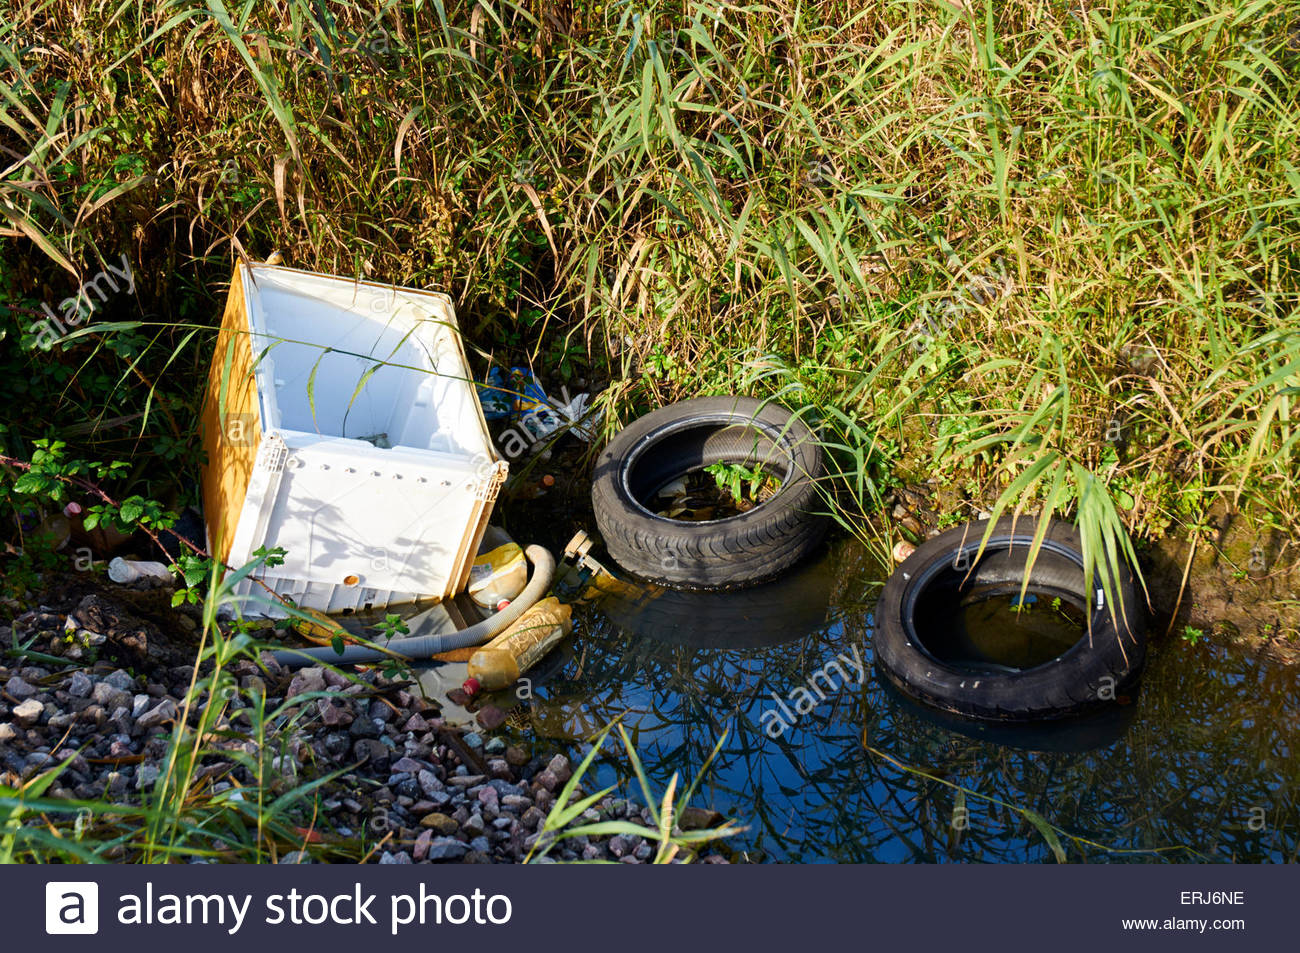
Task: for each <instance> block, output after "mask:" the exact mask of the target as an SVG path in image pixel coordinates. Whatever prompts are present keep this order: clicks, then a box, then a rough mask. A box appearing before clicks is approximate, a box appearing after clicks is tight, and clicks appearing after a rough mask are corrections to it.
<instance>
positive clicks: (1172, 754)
mask: <svg viewBox="0 0 1300 953" xmlns="http://www.w3.org/2000/svg"><path fill="white" fill-rule="evenodd" d="M883 579H884V572H883V571H882V569H881V567H880V566H878V565H876V564H874V563H873V562H872V561H871V560H870V559H869V558H868V557H867V556H866V554H865V553H864V551H863V550H862V549H861V548H860V547H858V546H857V545H856V544H854V543H841V544H839V545H837V546H835V547H834V548H833V549H832V550H831V551H829V552H828V553H826V554H825V555H824V556H823V557H822V558H820V559H818V560H816V561H814V562H813V563H812V564H810V565H809V566H807V567H805V568H804V569H803V570H802V571H801V572H799V573H797V574H796V575H794V576H792V577H791V578H789V579H786V580H783V581H781V582H779V583H777V584H774V585H772V586H766V587H760V588H758V589H751V590H747V591H745V592H740V593H729V594H687V593H674V592H670V591H666V592H662V593H660V594H659V595H658V596H657V598H652V599H646V600H634V601H632V602H631V603H629V602H627V601H618V600H615V601H614V602H609V601H606V602H605V603H603V604H600V603H598V604H593V605H586V606H579V607H578V608H577V609H576V610H575V620H576V622H577V624H576V627H575V636H574V638H573V639H571V640H569V642H568V644H567V645H566V648H565V649H564V650H563V652H562V654H558V655H556V656H553V657H552V658H551V659H548V660H546V661H545V662H543V663H542V665H541V666H540V667H539V669H538V670H537V672H536V673H535V674H536V676H537V677H536V680H535V683H534V685H533V697H532V698H531V699H530V700H528V701H526V702H524V703H522V704H521V705H520V706H519V708H518V709H517V710H516V711H515V712H514V716H513V717H512V719H511V722H512V724H513V727H512V728H510V729H508V730H509V731H510V732H513V737H514V739H516V740H519V741H523V742H532V743H535V744H539V745H540V746H541V747H543V748H550V749H554V748H555V747H557V746H559V747H563V746H566V745H567V746H569V747H570V748H571V750H573V751H574V752H575V753H576V754H581V753H582V750H583V749H582V742H583V740H584V739H586V738H589V737H590V736H591V735H592V734H593V733H594V732H596V731H598V730H599V729H600V728H601V727H603V726H604V725H605V724H607V723H608V722H609V721H611V720H612V719H614V718H616V717H620V716H621V718H622V723H623V724H624V725H625V726H626V727H627V728H628V730H629V732H630V734H631V736H632V738H633V740H634V742H635V745H636V748H637V751H638V753H639V755H640V757H641V758H642V760H643V762H644V764H645V767H646V770H647V773H648V774H649V776H650V779H651V783H652V785H653V786H654V787H655V790H656V791H657V792H661V791H662V790H663V788H664V786H665V785H666V783H667V781H668V779H669V778H670V777H671V776H672V775H673V774H674V773H675V772H678V773H680V775H681V778H682V781H683V782H689V781H690V780H692V779H694V778H695V777H696V775H697V774H699V772H700V769H701V766H702V765H703V764H704V762H705V760H706V759H707V758H708V756H709V754H710V752H711V751H712V750H713V748H714V745H715V744H716V743H717V741H718V739H719V738H720V737H723V736H724V734H725V741H724V742H723V744H722V747H721V750H720V751H719V753H718V756H717V758H716V759H715V760H714V761H713V763H712V765H710V767H709V769H708V771H707V772H706V773H705V775H704V778H703V780H702V781H701V783H700V786H699V789H698V791H697V793H696V795H695V796H694V798H693V799H692V803H693V804H696V805H699V806H704V807H712V808H714V809H716V810H718V811H720V812H721V813H722V814H724V815H725V816H727V817H730V818H735V819H737V820H739V821H740V822H741V823H742V824H744V825H745V826H746V830H745V831H744V832H743V833H742V834H740V835H738V836H736V837H734V838H731V839H730V840H729V841H728V842H727V843H728V844H729V847H730V849H731V850H732V851H734V852H735V856H736V859H737V860H749V861H751V862H755V861H803V862H814V861H837V862H868V861H882V862H944V861H987V862H996V861H1010V862H1036V861H1045V860H1046V861H1050V860H1052V859H1053V858H1054V856H1055V850H1057V849H1059V851H1061V852H1062V853H1063V854H1064V856H1065V857H1066V858H1068V859H1069V860H1072V861H1081V860H1086V861H1091V862H1106V861H1113V862H1175V861H1183V862H1187V861H1224V862H1226V861H1238V862H1254V861H1295V860H1297V859H1298V852H1300V839H1298V836H1297V830H1298V822H1300V809H1298V808H1297V792H1300V758H1297V757H1296V743H1297V740H1298V733H1300V728H1298V727H1297V720H1296V713H1297V708H1298V702H1300V672H1298V671H1297V670H1296V669H1294V668H1291V667H1287V666H1283V665H1279V664H1275V663H1271V662H1268V661H1263V660H1257V659H1253V658H1250V657H1249V656H1246V655H1244V654H1241V653H1239V652H1236V651H1233V650H1229V649H1225V648H1222V647H1218V646H1214V645H1210V644H1205V643H1202V644H1199V645H1189V644H1187V643H1185V642H1182V641H1181V640H1178V639H1176V638H1173V639H1160V638H1155V639H1153V643H1152V645H1151V647H1150V650H1149V658H1148V664H1147V669H1146V673H1145V675H1144V678H1143V680H1142V684H1141V687H1140V690H1138V691H1136V692H1133V693H1132V694H1131V696H1126V697H1122V698H1121V699H1120V701H1121V702H1122V704H1117V705H1115V706H1114V707H1113V708H1112V709H1110V710H1108V711H1106V712H1103V713H1101V714H1100V715H1099V716H1097V717H1094V718H1091V719H1089V720H1087V721H1083V722H1079V721H1073V722H1069V723H1066V724H1061V725H1054V726H1051V727H1050V728H1048V729H1046V730H1043V731H1038V732H1036V733H1026V732H1023V731H1021V732H1015V731H1010V730H1008V729H1006V728H1001V729H998V730H990V729H981V728H980V727H979V726H977V725H975V724H973V723H967V722H962V721H959V720H953V721H949V722H944V721H943V720H940V719H937V718H936V717H935V716H933V715H932V714H930V713H929V712H928V711H923V710H920V709H918V708H916V707H915V706H913V705H912V704H911V703H909V702H907V701H905V700H903V699H901V698H900V697H899V696H898V695H897V694H896V693H895V692H894V691H893V690H892V689H890V688H889V687H888V686H887V685H886V684H885V682H884V678H883V676H881V675H880V674H879V673H878V672H877V671H876V669H875V667H874V665H873V664H872V654H871V630H872V610H873V606H874V603H875V599H876V597H877V595H878V594H879V591H880V587H881V585H882V583H883ZM837 659H838V660H839V662H840V664H839V665H838V666H835V667H831V668H827V663H830V662H832V661H835V660H837ZM857 660H860V664H859V662H858V661H857ZM818 670H821V672H822V675H821V676H820V677H819V678H817V679H816V680H815V682H814V683H813V685H814V688H816V689H818V691H815V692H814V691H807V692H804V691H802V689H807V687H808V686H809V684H810V678H812V677H813V673H814V672H817V671H818ZM823 696H824V697H823ZM618 749H619V746H618V744H617V742H616V741H615V740H613V739H611V741H609V742H607V750H608V751H609V756H608V757H603V758H602V759H601V760H600V761H599V762H598V764H599V769H598V780H599V781H600V782H601V783H602V784H610V783H617V784H620V785H622V786H623V789H624V791H625V793H627V794H628V795H632V796H638V797H639V790H638V787H637V784H636V780H635V778H631V777H629V776H628V772H629V770H630V768H629V766H628V764H627V760H626V758H625V757H623V755H622V752H621V750H618ZM1044 828H1046V829H1047V830H1046V832H1045V831H1044ZM1053 839H1054V840H1055V841H1057V846H1056V847H1055V848H1054V846H1053V844H1052V843H1051V840H1053Z"/></svg>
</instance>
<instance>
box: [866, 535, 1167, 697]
mask: <svg viewBox="0 0 1300 953" xmlns="http://www.w3.org/2000/svg"><path fill="white" fill-rule="evenodd" d="M987 526H988V524H987V523H971V524H967V525H965V526H961V527H957V528H955V529H951V530H948V531H947V532H944V533H941V534H939V535H938V536H936V537H934V538H933V539H930V540H927V541H926V542H925V543H923V544H922V545H921V546H919V547H917V549H916V551H915V552H914V553H912V555H911V556H909V557H908V558H907V559H906V560H904V561H903V563H902V564H901V565H900V566H899V567H898V568H897V569H896V570H895V571H894V573H893V575H891V576H890V578H889V580H888V582H887V583H886V584H885V588H884V591H883V592H882V593H881V596H880V600H879V602H878V603H877V606H876V614H875V630H874V637H873V642H874V647H875V656H876V662H877V664H878V665H879V667H880V669H881V671H882V672H883V673H884V674H885V675H886V677H888V678H889V679H890V681H891V682H892V683H893V684H894V685H895V687H897V688H898V689H899V690H900V691H902V692H903V693H905V694H907V695H909V696H911V697H912V698H914V699H916V700H918V701H921V702H924V703H925V704H928V705H931V706H933V707H935V708H938V709H941V710H943V711H949V712H954V713H957V714H959V715H964V716H967V717H972V718H983V719H988V720H992V721H1028V720H1034V719H1040V718H1054V717H1062V716H1066V715H1070V714H1073V713H1076V712H1079V711H1081V710H1083V709H1086V708H1089V707H1092V706H1096V705H1101V704H1105V703H1107V702H1112V701H1114V700H1116V699H1117V698H1119V696H1120V690H1121V689H1122V688H1124V687H1126V686H1127V685H1128V684H1129V683H1131V682H1132V681H1133V680H1134V679H1135V678H1136V677H1137V675H1138V674H1139V673H1140V671H1141V667H1142V662H1143V659H1144V657H1145V651H1146V635H1145V631H1144V628H1143V625H1144V614H1143V612H1142V610H1141V607H1140V603H1139V595H1138V587H1137V585H1136V579H1135V577H1134V574H1133V573H1132V571H1131V570H1130V569H1128V568H1127V567H1126V568H1125V569H1124V570H1123V571H1122V573H1121V575H1120V578H1119V579H1118V580H1117V586H1116V587H1115V595H1116V596H1117V599H1118V601H1119V604H1120V605H1118V606H1113V605H1110V604H1109V602H1108V600H1107V598H1106V594H1105V592H1104V588H1103V586H1102V584H1101V581H1100V580H1094V581H1093V584H1092V586H1091V589H1090V590H1087V589H1085V588H1084V569H1083V565H1084V564H1083V555H1082V552H1083V547H1082V543H1081V541H1080V539H1079V535H1078V533H1077V532H1076V531H1075V529H1074V527H1072V526H1070V525H1069V524H1068V523H1064V522H1061V521H1059V520H1053V521H1052V522H1051V525H1050V526H1049V527H1048V530H1047V533H1046V536H1045V537H1044V540H1043V545H1042V549H1041V550H1040V551H1039V553H1038V556H1037V558H1036V560H1035V561H1034V565H1033V567H1032V569H1031V570H1030V573H1029V586H1028V592H1030V593H1033V594H1035V595H1036V596H1037V597H1039V598H1042V599H1045V600H1048V601H1053V600H1061V602H1064V603H1068V604H1069V605H1070V606H1072V607H1074V609H1075V610H1077V612H1078V613H1079V615H1080V616H1082V615H1083V614H1084V613H1086V611H1087V607H1089V606H1091V609H1092V614H1091V622H1090V624H1089V625H1088V626H1087V627H1086V629H1087V631H1083V630H1081V633H1082V634H1081V638H1080V639H1079V640H1078V641H1077V642H1075V643H1074V644H1073V645H1072V646H1070V647H1069V648H1067V649H1066V650H1065V651H1063V652H1061V654H1059V655H1057V656H1056V657H1054V658H1050V659H1048V660H1045V661H1039V662H1036V663H1034V664H1032V665H1026V666H1025V667H1022V668H1017V667H1014V666H1008V665H1005V664H999V663H997V662H996V661H991V660H989V659H987V658H980V657H979V655H978V652H973V651H971V650H970V645H971V644H972V643H971V642H970V639H969V636H968V633H965V632H964V631H963V625H964V623H963V621H962V619H963V616H962V615H961V609H962V607H964V606H966V605H968V604H970V603H971V602H972V601H975V600H987V599H999V598H1008V599H1011V600H1015V599H1018V597H1019V593H1020V591H1021V584H1022V581H1023V578H1024V575H1025V566H1026V563H1027V562H1028V556H1029V551H1030V547H1031V544H1032V542H1033V539H1034V532H1035V529H1036V522H1035V521H1034V520H1033V519H1032V518H1028V517H1020V518H1019V519H1018V520H1015V521H1014V523H1013V520H1012V518H1011V517H1006V518H1004V519H1001V520H999V521H998V523H997V525H996V526H995V527H994V529H993V533H992V535H991V536H990V538H989V540H988V543H987V545H986V546H985V549H984V553H983V555H982V556H981V557H980V558H979V559H978V561H976V558H975V557H976V554H977V553H978V551H979V547H980V541H981V539H982V537H983V534H984V531H985V529H986V528H987ZM1121 606H1122V608H1121Z"/></svg>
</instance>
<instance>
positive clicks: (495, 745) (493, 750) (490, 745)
mask: <svg viewBox="0 0 1300 953" xmlns="http://www.w3.org/2000/svg"><path fill="white" fill-rule="evenodd" d="M483 750H484V751H485V752H487V753H488V754H500V753H501V752H503V751H505V750H506V739H504V738H502V737H501V736H500V735H498V736H497V737H495V738H489V739H488V741H487V744H485V745H484V746H483Z"/></svg>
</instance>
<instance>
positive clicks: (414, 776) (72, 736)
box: [0, 611, 718, 863]
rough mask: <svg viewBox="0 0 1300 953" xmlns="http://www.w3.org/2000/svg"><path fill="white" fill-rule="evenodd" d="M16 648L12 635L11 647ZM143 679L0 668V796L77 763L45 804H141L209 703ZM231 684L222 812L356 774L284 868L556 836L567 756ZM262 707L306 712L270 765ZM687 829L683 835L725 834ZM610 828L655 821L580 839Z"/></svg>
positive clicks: (427, 854) (434, 716) (380, 679)
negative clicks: (227, 803) (175, 742)
mask: <svg viewBox="0 0 1300 953" xmlns="http://www.w3.org/2000/svg"><path fill="white" fill-rule="evenodd" d="M45 615H47V616H50V618H48V619H45V620H44V621H45V622H48V623H51V624H50V625H49V628H50V630H51V632H52V634H51V636H50V638H51V639H54V638H58V637H59V636H58V633H59V632H61V631H62V625H63V623H62V620H59V619H57V617H55V616H54V615H53V614H51V613H49V612H48V611H47V612H45ZM27 621H28V622H29V623H30V622H31V619H28V620H27ZM9 637H10V632H9V631H7V630H6V629H5V628H4V627H0V642H4V643H8V642H9ZM33 647H34V648H39V647H38V646H35V645H34V646H33ZM142 661H143V660H142ZM74 664H75V663H74ZM141 669H142V671H143V673H142V674H135V673H133V672H131V671H127V670H126V669H124V668H119V667H115V665H113V664H112V663H105V662H99V663H96V664H95V665H93V666H90V667H85V668H64V667H61V666H59V665H56V664H54V663H53V662H51V663H50V664H48V665H44V664H42V665H32V664H18V665H17V666H16V667H14V668H7V667H4V666H3V665H0V782H4V783H12V784H16V783H18V782H21V781H27V780H31V779H32V778H33V777H35V776H36V775H37V774H39V773H41V772H43V771H46V770H48V769H50V768H52V767H55V766H57V765H59V764H65V763H66V767H65V769H64V770H63V772H62V773H61V774H60V775H59V777H58V778H57V780H56V781H55V783H54V784H53V785H52V786H51V788H50V789H49V790H48V791H47V792H46V795H47V796H48V797H54V798H77V799H81V800H103V801H108V802H112V803H135V802H138V801H139V800H140V799H141V798H142V797H144V796H146V794H147V792H148V791H150V790H152V789H153V787H154V785H155V783H156V782H157V781H158V779H159V776H160V775H161V773H162V771H163V770H165V767H166V764H167V751H168V744H169V741H170V738H171V736H172V732H173V729H174V727H175V723H176V720H177V719H178V718H180V717H182V715H183V713H184V712H186V711H189V717H190V723H191V725H194V724H197V718H198V717H199V716H198V711H199V709H200V706H201V705H202V704H203V703H206V701H207V698H206V696H199V697H196V698H195V699H194V702H195V704H194V705H192V706H191V707H190V708H189V709H187V708H186V706H185V701H184V700H185V698H186V696H187V693H189V692H190V686H191V682H192V680H193V678H194V675H195V672H194V668H193V667H192V666H189V665H182V666H170V667H160V666H156V665H155V666H152V667H151V666H149V665H148V664H147V663H144V664H142V665H141ZM230 673H231V676H232V677H233V682H232V683H231V684H230V686H229V690H228V697H227V698H226V699H225V704H224V705H223V706H222V707H221V711H222V712H223V714H222V716H221V717H220V719H219V720H218V721H217V723H216V725H215V727H216V728H217V729H219V730H220V735H219V736H217V737H214V738H213V739H212V740H210V741H209V742H208V744H207V749H206V755H205V757H204V758H203V760H202V763H201V766H200V768H199V769H198V771H197V775H198V777H199V779H201V780H202V781H203V782H204V784H205V786H206V787H207V790H208V791H209V792H210V793H211V795H212V796H213V798H214V799H216V800H219V799H221V798H231V797H247V796H248V791H249V788H250V786H255V785H256V784H257V783H258V778H257V776H256V774H254V773H253V772H252V771H250V770H249V765H250V762H256V761H258V759H260V764H261V776H262V783H264V784H267V785H268V786H270V787H271V788H272V790H273V791H274V792H282V791H285V790H289V789H291V788H292V787H294V786H295V785H299V784H303V783H305V782H307V781H310V780H311V779H312V778H316V777H320V776H322V775H325V774H328V773H332V772H335V771H338V770H340V769H344V771H345V773H343V774H342V775H341V776H340V777H338V778H336V779H334V780H332V781H331V782H329V783H328V784H327V785H325V786H324V787H322V788H319V789H317V790H316V791H314V792H313V793H312V794H311V795H309V796H308V798H307V799H305V802H304V803H303V805H302V806H301V810H300V811H299V814H300V817H298V818H296V820H297V822H298V823H300V824H301V825H302V826H303V828H304V829H310V831H311V833H310V834H309V835H308V836H307V837H306V840H307V841H308V842H309V845H308V847H307V849H306V850H302V851H294V852H292V853H290V854H289V855H288V856H287V857H286V858H285V859H286V860H289V861H290V862H304V861H309V860H311V859H312V853H313V847H312V846H310V845H311V844H319V845H321V847H320V850H321V851H325V850H328V854H329V856H331V857H344V858H346V857H350V856H351V857H353V859H359V858H360V857H362V856H367V857H369V858H370V859H371V860H378V862H380V863H413V862H415V863H418V862H439V861H461V862H466V863H474V862H476V863H489V862H518V861H520V860H522V859H524V857H526V856H527V855H528V853H529V851H530V850H531V849H532V848H533V847H534V846H535V845H536V844H537V841H538V839H539V838H540V837H542V836H547V837H550V836H551V835H550V834H546V835H543V834H542V827H543V824H544V821H545V818H546V816H547V814H548V812H549V811H550V809H551V807H552V806H553V805H554V803H555V800H556V797H557V795H558V794H559V793H560V792H561V791H562V790H563V788H564V785H565V784H566V783H567V782H568V781H569V779H570V778H571V777H572V768H571V767H570V764H569V761H568V759H567V758H566V757H565V756H564V755H562V754H551V753H547V754H534V753H532V752H530V751H529V750H527V749H526V748H524V747H522V746H521V745H517V744H514V745H512V744H507V742H506V741H505V740H504V739H503V738H501V737H484V736H483V735H481V734H479V733H476V732H468V733H465V732H461V731H459V730H455V729H452V728H450V727H448V726H447V725H445V724H444V723H443V721H442V719H441V718H440V717H439V709H438V707H437V705H435V704H433V703H432V702H430V701H428V700H426V699H424V698H421V697H418V696H417V695H413V694H412V693H410V692H408V691H407V687H409V686H408V683H406V682H404V681H401V680H400V679H399V680H393V679H389V678H387V677H386V676H385V675H383V674H382V673H380V672H378V671H375V670H371V671H367V672H364V673H361V674H360V675H358V676H355V677H352V678H349V677H346V676H344V675H341V674H339V673H337V672H333V671H329V670H327V669H324V668H308V669H302V670H300V671H297V672H293V673H290V672H285V671H282V670H280V669H279V667H278V666H277V665H276V664H275V663H274V661H272V660H271V659H270V657H269V655H268V656H264V657H263V660H262V665H260V666H259V665H258V664H256V663H254V662H253V661H252V660H251V659H244V660H241V661H239V662H237V663H235V664H234V666H232V667H231V669H230ZM259 696H265V698H266V706H265V710H266V711H275V710H276V708H277V707H278V706H279V705H280V704H281V703H282V702H284V701H286V700H288V701H290V702H292V701H293V700H294V699H297V700H298V703H297V704H294V705H291V706H290V708H289V713H288V714H286V715H284V716H281V718H280V719H279V720H278V721H277V722H276V723H275V724H274V725H272V726H268V727H269V728H270V729H271V730H270V731H269V733H268V737H270V738H272V739H274V745H273V748H274V750H262V749H261V748H259V746H258V744H257V743H256V740H255V739H256V733H255V732H254V731H253V726H252V724H251V722H250V720H249V715H248V714H246V713H240V709H241V708H246V707H248V706H250V705H251V703H252V700H253V699H254V698H256V697H259ZM309 802H312V803H309ZM690 818H691V821H690V823H689V824H687V826H692V825H693V826H705V825H706V824H712V823H716V821H717V818H716V817H708V816H704V817H700V816H698V815H691V816H690ZM611 819H618V820H627V821H631V822H633V823H640V824H644V825H646V826H652V819H651V816H650V812H649V811H648V810H646V809H645V808H643V807H641V806H640V805H637V804H635V803H633V802H631V801H627V800H623V799H620V798H606V799H605V800H603V801H602V802H600V803H599V804H598V805H597V806H595V807H593V808H591V809H589V810H588V811H587V812H586V813H585V814H584V815H583V818H582V819H581V821H579V822H578V823H583V822H593V821H598V820H611ZM684 823H686V821H684ZM375 845H377V846H375ZM217 846H220V845H217ZM654 851H655V845H654V844H653V843H651V842H647V841H645V840H643V839H641V838H639V837H627V836H617V837H610V838H585V837H576V838H571V839H561V840H560V841H559V842H558V843H557V844H556V845H555V846H554V847H553V848H552V849H551V851H550V853H549V855H548V856H547V857H546V858H545V860H552V859H557V860H596V859H602V860H614V861H620V862H623V863H640V862H644V861H647V860H650V859H651V858H652V857H653V856H654ZM712 859H714V860H715V862H716V860H717V859H718V858H712Z"/></svg>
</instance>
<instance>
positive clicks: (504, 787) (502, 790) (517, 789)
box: [488, 778, 524, 797]
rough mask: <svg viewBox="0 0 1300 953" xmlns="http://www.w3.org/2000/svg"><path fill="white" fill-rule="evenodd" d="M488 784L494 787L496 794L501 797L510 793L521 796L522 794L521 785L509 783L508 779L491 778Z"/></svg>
mask: <svg viewBox="0 0 1300 953" xmlns="http://www.w3.org/2000/svg"><path fill="white" fill-rule="evenodd" d="M488 784H489V785H491V786H492V787H493V788H495V789H496V792H497V794H499V795H500V796H501V797H509V796H511V795H514V796H515V797H521V796H523V794H524V788H523V787H521V786H520V785H518V784H511V783H510V782H509V781H502V780H501V779H500V778H493V779H492V780H491V781H489V782H488Z"/></svg>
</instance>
